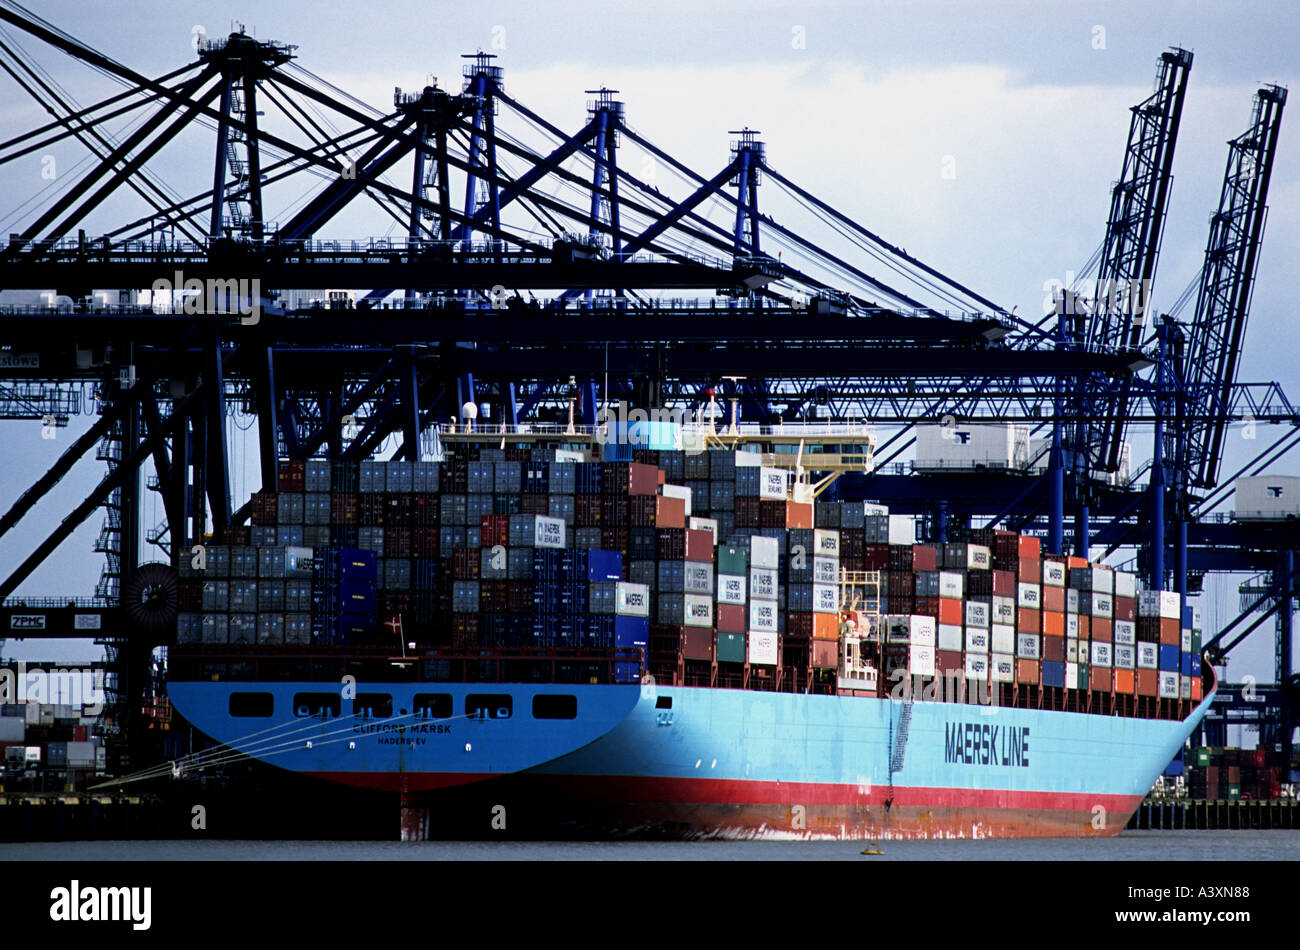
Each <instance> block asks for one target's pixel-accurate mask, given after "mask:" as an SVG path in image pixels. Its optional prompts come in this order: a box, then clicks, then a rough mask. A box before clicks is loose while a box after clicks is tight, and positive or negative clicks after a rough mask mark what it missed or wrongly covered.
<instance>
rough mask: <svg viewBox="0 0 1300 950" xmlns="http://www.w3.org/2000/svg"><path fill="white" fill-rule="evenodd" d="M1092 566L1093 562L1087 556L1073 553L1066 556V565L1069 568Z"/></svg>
mask: <svg viewBox="0 0 1300 950" xmlns="http://www.w3.org/2000/svg"><path fill="white" fill-rule="evenodd" d="M1091 566H1092V563H1091V562H1090V561H1089V560H1088V559H1087V558H1086V557H1075V556H1074V555H1073V554H1071V555H1070V556H1069V557H1067V558H1066V567H1068V568H1075V567H1091Z"/></svg>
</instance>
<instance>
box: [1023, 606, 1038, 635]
mask: <svg viewBox="0 0 1300 950" xmlns="http://www.w3.org/2000/svg"><path fill="white" fill-rule="evenodd" d="M1041 614H1042V611H1040V610H1036V609H1035V608H1033V607H1017V608H1016V629H1017V630H1019V631H1021V632H1022V633H1041V632H1042V630H1043V626H1042V624H1043V621H1042V617H1041Z"/></svg>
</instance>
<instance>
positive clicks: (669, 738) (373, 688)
mask: <svg viewBox="0 0 1300 950" xmlns="http://www.w3.org/2000/svg"><path fill="white" fill-rule="evenodd" d="M680 439H681V433H680V432H677V433H676V435H675V436H674V439H673V441H672V442H670V443H668V444H660V445H659V446H658V447H649V448H636V449H634V450H630V449H629V446H628V445H626V444H619V445H602V444H598V443H597V440H596V439H595V438H593V437H591V436H588V437H587V438H586V439H585V444H584V440H583V439H581V438H575V437H574V436H572V435H568V436H567V437H566V436H564V435H562V434H556V435H555V436H554V437H552V438H549V439H548V438H542V437H540V436H537V437H528V438H524V437H515V436H513V435H511V436H507V435H505V434H496V433H490V434H489V433H472V432H460V433H455V434H450V433H448V434H447V435H446V436H445V437H444V438H443V440H442V442H441V445H440V451H441V454H442V458H441V460H439V461H421V462H407V461H388V462H382V461H364V462H349V461H320V460H308V461H286V462H282V463H281V464H280V470H279V483H278V486H276V487H277V488H278V490H275V491H263V492H260V493H258V494H255V495H254V496H253V497H252V499H251V506H252V507H251V511H252V516H251V525H250V526H246V527H238V528H231V529H227V530H226V531H225V532H223V533H221V534H220V535H218V536H217V537H215V538H213V539H212V540H213V541H215V542H216V543H212V544H207V545H203V546H199V547H196V548H195V549H194V550H193V551H191V552H188V553H187V555H186V557H185V559H184V560H182V561H181V563H179V564H178V565H177V568H178V571H179V573H180V575H181V582H180V594H179V596H180V607H181V613H180V619H179V629H178V635H177V643H176V645H175V646H174V647H172V648H170V650H169V657H168V665H169V674H168V677H169V680H168V692H169V695H170V700H171V702H172V704H173V706H174V708H175V709H176V710H177V711H178V712H179V713H180V714H181V715H182V716H183V717H184V718H185V719H186V720H188V722H189V723H190V724H191V725H192V726H194V727H195V728H196V729H198V730H199V731H201V732H202V733H204V734H206V735H207V736H208V737H210V739H211V740H213V741H214V742H215V743H218V744H219V746H218V747H217V749H216V750H214V751H213V752H212V753H211V754H212V755H213V756H214V757H217V758H219V757H220V756H221V755H223V754H225V755H241V756H251V757H254V758H256V759H260V760H263V761H265V762H267V763H270V764H272V765H274V766H277V767H279V768H282V769H287V770H291V771H294V772H299V773H307V774H310V775H313V776H318V777H320V778H321V779H323V780H330V781H334V782H342V783H348V784H351V785H355V786H362V787H366V788H373V789H385V790H390V791H392V792H395V793H399V794H400V796H401V799H402V802H403V808H404V814H405V813H408V812H409V813H412V814H417V815H418V814H419V809H420V808H425V809H428V810H432V811H435V812H436V811H437V810H438V803H439V801H440V800H441V801H450V800H452V799H453V798H454V800H455V801H457V802H458V803H461V804H464V803H467V802H468V803H471V804H473V803H477V805H478V806H481V807H472V808H462V807H458V808H457V809H456V810H455V811H456V813H457V814H464V815H467V816H474V815H479V816H482V819H483V820H482V831H483V834H484V835H485V836H486V835H490V834H492V831H490V830H489V829H490V828H493V829H501V828H507V827H509V828H517V827H520V826H521V824H522V825H527V826H528V827H546V828H550V829H553V830H554V831H556V832H568V833H572V834H580V835H627V834H632V835H667V836H672V837H682V838H693V837H728V838H746V837H773V838H780V837H791V838H810V837H826V838H844V839H883V838H909V837H911V838H933V837H970V838H976V837H997V836H1004V837H1014V836H1099V835H1112V834H1117V833H1118V832H1119V831H1120V830H1121V829H1122V828H1123V827H1124V826H1125V824H1126V823H1127V821H1128V819H1129V817H1130V815H1131V814H1132V813H1133V811H1134V810H1135V809H1136V807H1137V805H1138V804H1139V803H1140V802H1141V800H1142V798H1143V796H1144V795H1145V794H1146V792H1147V791H1148V789H1149V788H1150V787H1151V786H1152V784H1153V783H1154V781H1155V780H1156V778H1157V777H1158V776H1159V775H1160V774H1161V773H1162V771H1163V770H1164V769H1165V767H1166V766H1167V765H1168V763H1169V762H1170V761H1171V760H1172V759H1174V758H1175V757H1176V756H1177V755H1178V754H1179V751H1180V750H1181V749H1182V748H1183V745H1184V743H1185V741H1186V740H1187V738H1188V736H1189V735H1190V733H1191V732H1192V731H1193V730H1194V729H1195V727H1196V725H1197V724H1198V722H1199V721H1200V718H1201V717H1202V716H1203V715H1204V713H1205V711H1206V709H1207V708H1208V705H1209V702H1210V700H1211V698H1212V694H1213V691H1214V674H1213V670H1212V668H1211V667H1210V665H1209V664H1208V663H1205V664H1204V665H1203V664H1202V658H1201V655H1200V637H1201V633H1200V629H1199V627H1200V624H1199V622H1198V612H1197V611H1195V610H1193V609H1192V608H1190V607H1188V606H1186V605H1185V604H1184V603H1183V602H1182V600H1181V598H1180V596H1179V595H1178V594H1177V593H1172V592H1168V591H1157V590H1144V589H1140V585H1139V583H1138V579H1137V577H1136V576H1135V575H1133V574H1131V573H1126V572H1124V571H1119V570H1112V569H1111V568H1109V567H1107V566H1104V565H1101V564H1096V563H1090V562H1089V561H1087V560H1085V559H1081V558H1076V557H1067V556H1059V555H1054V554H1050V553H1044V552H1042V551H1041V549H1040V541H1039V539H1038V538H1036V537H1032V536H1027V535H1023V534H1017V533H1014V532H1009V531H997V530H978V529H974V530H971V529H967V530H965V531H963V532H961V533H960V535H959V536H960V540H957V541H953V540H947V541H940V542H935V543H918V542H917V537H916V521H915V520H914V519H913V518H912V517H909V516H900V515H898V514H891V513H890V512H889V510H888V509H887V508H885V507H883V506H882V505H879V504H874V503H871V502H869V501H863V500H857V501H849V500H845V499H843V498H842V497H841V498H839V500H826V499H827V498H831V497H835V496H836V495H837V492H836V491H835V479H834V474H835V472H836V471H843V470H847V469H853V468H856V469H858V470H862V469H863V468H864V467H865V468H866V469H867V470H870V465H871V461H870V455H871V449H872V446H873V445H874V440H873V439H872V438H871V437H870V436H867V435H863V436H861V437H852V438H850V437H846V436H837V437H834V438H831V439H827V438H823V439H820V440H818V441H819V442H820V443H823V444H816V445H814V444H811V441H812V440H810V439H809V438H808V436H807V435H806V434H802V435H799V436H798V437H797V438H796V437H794V436H781V435H774V434H767V435H758V436H753V437H745V436H741V435H735V434H733V435H732V436H730V437H727V438H723V437H718V436H712V437H710V439H709V443H710V444H708V445H707V446H702V447H700V450H699V451H687V450H683V449H682V448H681V442H680ZM832 442H833V443H834V444H831V443H832ZM620 453H622V454H623V455H624V457H623V458H618V457H617V455H618V454H620ZM805 469H807V470H809V471H817V472H823V471H828V472H830V475H829V476H828V477H823V478H821V479H820V480H819V481H818V482H817V483H816V484H813V483H811V482H810V481H809V479H808V477H807V476H806V475H805V474H804V470H805ZM954 533H955V532H954ZM955 534H956V533H955ZM489 816H491V817H490V818H489ZM506 816H508V818H507V817H506ZM498 819H500V824H497V823H496V822H497V820H498ZM464 820H465V821H466V822H477V821H478V820H479V819H478V818H471V817H466V818H465V819H464ZM490 821H491V822H492V823H491V824H490V823H489V822H490ZM507 821H508V822H510V824H509V825H507V824H506V822H507Z"/></svg>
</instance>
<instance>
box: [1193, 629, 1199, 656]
mask: <svg viewBox="0 0 1300 950" xmlns="http://www.w3.org/2000/svg"><path fill="white" fill-rule="evenodd" d="M1192 652H1193V653H1200V652H1201V632H1200V631H1199V630H1193V631H1192Z"/></svg>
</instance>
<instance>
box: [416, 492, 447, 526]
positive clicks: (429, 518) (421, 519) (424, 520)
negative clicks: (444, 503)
mask: <svg viewBox="0 0 1300 950" xmlns="http://www.w3.org/2000/svg"><path fill="white" fill-rule="evenodd" d="M439 508H440V505H439V502H438V496H437V495H412V496H411V509H412V517H413V518H414V519H415V523H416V524H417V525H423V526H425V527H437V526H438V523H439V520H440V519H439V517H438V512H439Z"/></svg>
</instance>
